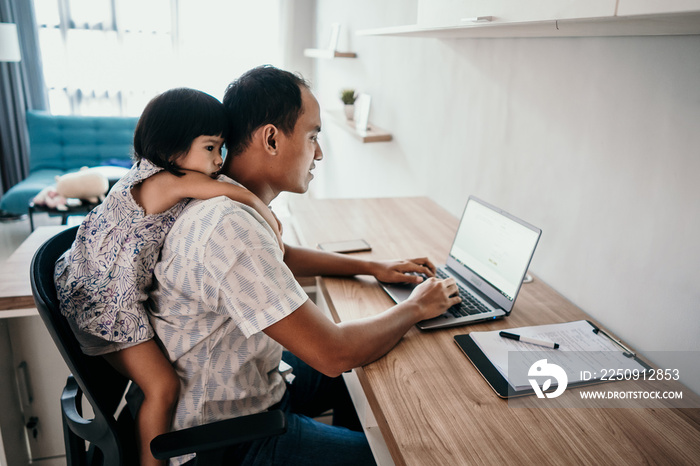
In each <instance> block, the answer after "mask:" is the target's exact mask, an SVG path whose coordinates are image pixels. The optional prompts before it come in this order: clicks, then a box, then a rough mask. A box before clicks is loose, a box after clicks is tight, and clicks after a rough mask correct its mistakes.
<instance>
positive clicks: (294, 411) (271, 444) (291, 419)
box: [226, 352, 375, 466]
mask: <svg viewBox="0 0 700 466" xmlns="http://www.w3.org/2000/svg"><path fill="white" fill-rule="evenodd" d="M282 359H284V360H285V362H287V364H289V365H290V366H292V367H293V371H292V373H293V374H294V375H295V378H294V381H293V382H292V383H291V384H288V385H287V391H286V393H285V395H284V397H283V398H282V401H280V403H279V404H278V406H275V407H276V408H280V409H282V410H283V411H284V412H285V413H286V415H287V432H286V433H285V434H282V435H279V436H277V437H270V438H266V439H262V440H258V441H255V442H250V443H246V444H243V445H240V446H237V447H234V448H232V449H231V450H230V458H228V461H227V463H226V464H244V465H265V466H268V465H285V466H291V465H304V466H307V465H352V466H357V465H373V464H375V462H374V457H373V456H372V451H371V450H370V448H369V444H368V443H367V438H366V437H365V434H364V433H363V432H362V429H361V427H360V425H359V421H358V420H357V415H356V414H355V409H354V407H353V405H352V401H351V400H350V396H349V395H348V392H347V388H346V387H345V382H344V381H343V378H342V377H337V378H330V377H327V376H325V375H323V374H321V373H320V372H318V371H316V370H314V369H312V368H311V367H309V366H308V365H306V364H305V363H304V362H303V361H301V360H300V359H299V358H297V357H296V356H294V355H293V354H291V353H289V352H285V353H284V356H283V358H282ZM331 408H332V409H333V414H334V416H333V425H332V426H329V425H327V424H323V423H321V422H318V421H315V420H313V419H311V417H314V416H318V415H319V414H321V413H323V412H325V411H327V410H328V409H331ZM348 427H349V428H348ZM351 429H359V432H358V431H356V430H351Z"/></svg>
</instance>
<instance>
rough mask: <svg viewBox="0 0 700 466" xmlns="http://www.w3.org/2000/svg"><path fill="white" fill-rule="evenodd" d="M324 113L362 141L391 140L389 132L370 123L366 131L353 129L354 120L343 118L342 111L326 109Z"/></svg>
mask: <svg viewBox="0 0 700 466" xmlns="http://www.w3.org/2000/svg"><path fill="white" fill-rule="evenodd" d="M325 113H326V114H327V115H328V116H330V117H331V120H332V121H333V122H334V123H335V124H337V125H338V126H340V127H341V128H343V129H344V130H345V131H347V132H348V133H350V134H351V135H352V136H354V137H356V138H357V139H359V140H360V141H362V142H363V143H364V142H387V141H391V140H392V136H391V133H389V132H387V131H385V130H383V129H381V128H379V127H377V126H374V125H372V124H370V125H369V129H367V131H366V132H365V133H364V134H360V133H358V132H357V130H356V129H355V122H354V121H350V120H348V119H347V118H345V114H344V113H343V112H342V111H327V112H325Z"/></svg>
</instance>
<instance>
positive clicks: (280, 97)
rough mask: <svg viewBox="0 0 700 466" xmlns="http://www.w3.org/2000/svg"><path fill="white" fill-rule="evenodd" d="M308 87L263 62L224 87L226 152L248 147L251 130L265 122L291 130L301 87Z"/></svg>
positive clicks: (301, 81) (299, 109)
mask: <svg viewBox="0 0 700 466" xmlns="http://www.w3.org/2000/svg"><path fill="white" fill-rule="evenodd" d="M304 87H305V88H307V89H308V88H309V85H308V83H307V82H306V81H305V80H304V78H302V77H300V76H298V75H296V74H293V73H290V72H289V71H284V70H280V69H278V68H275V67H273V66H270V65H263V66H259V67H257V68H253V69H252V70H249V71H247V72H245V73H243V75H241V77H240V78H238V79H237V80H235V81H234V82H232V83H231V84H229V85H228V88H226V93H225V94H224V107H226V110H227V112H228V119H229V133H228V137H227V138H226V148H227V150H228V155H229V156H233V155H237V154H240V153H241V152H243V151H244V150H245V148H246V147H248V144H250V141H251V139H252V135H253V132H254V131H255V130H256V129H258V128H259V127H261V126H263V125H267V124H273V125H275V126H276V127H277V128H278V129H279V130H280V131H282V132H283V133H284V134H287V135H289V134H291V133H292V132H294V126H295V125H296V123H297V119H298V118H299V115H301V112H302V108H301V89H302V88H304Z"/></svg>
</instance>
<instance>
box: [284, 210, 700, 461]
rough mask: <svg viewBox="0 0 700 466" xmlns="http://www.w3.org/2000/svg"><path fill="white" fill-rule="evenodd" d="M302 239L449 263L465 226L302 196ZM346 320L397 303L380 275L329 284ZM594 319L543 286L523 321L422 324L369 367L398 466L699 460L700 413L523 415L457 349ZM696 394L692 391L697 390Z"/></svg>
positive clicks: (445, 216) (525, 307)
mask: <svg viewBox="0 0 700 466" xmlns="http://www.w3.org/2000/svg"><path fill="white" fill-rule="evenodd" d="M290 210H291V213H292V216H293V218H294V221H295V223H294V225H295V228H296V229H297V234H298V235H299V238H300V241H301V242H302V244H304V245H306V246H310V247H314V246H315V245H316V244H317V243H319V242H322V241H333V240H346V239H355V238H364V239H365V240H367V241H368V242H369V243H370V245H371V246H372V248H373V251H372V252H371V253H363V254H370V255H371V257H373V258H378V259H391V258H404V257H405V258H408V257H418V256H424V255H428V256H429V257H430V258H431V259H432V260H433V261H434V262H436V263H441V262H442V261H443V260H444V259H445V258H446V257H447V253H448V251H449V248H450V245H451V243H452V239H453V235H454V232H455V231H456V228H457V224H458V219H456V218H454V217H453V216H452V215H450V214H449V213H447V212H446V211H445V210H443V209H442V208H440V207H439V206H437V205H436V204H435V203H433V202H432V201H430V200H428V199H425V198H400V199H362V200H305V199H302V200H295V201H294V202H293V203H292V204H291V205H290ZM319 286H320V288H321V292H322V293H323V295H324V297H325V298H326V301H327V302H328V306H329V308H330V310H331V313H332V314H333V316H334V318H335V319H337V320H347V319H354V318H358V317H362V316H367V315H373V314H375V313H378V312H381V311H383V310H384V309H386V308H388V307H390V306H391V305H392V304H393V303H392V301H391V300H390V299H389V297H388V296H386V295H385V294H384V292H383V291H382V290H381V289H380V288H379V286H378V285H377V284H376V282H375V280H374V279H373V278H368V277H359V278H357V279H338V278H323V279H320V280H319ZM578 319H589V320H591V319H590V317H588V316H587V315H586V314H584V313H583V312H582V311H581V310H580V309H578V308H577V307H576V306H574V305H573V304H572V303H570V302H569V301H567V300H566V299H564V298H563V297H562V296H560V295H559V294H558V293H556V292H555V291H554V290H553V289H552V288H550V287H549V286H547V285H546V284H545V283H543V282H542V281H541V280H539V279H537V278H535V280H534V282H532V283H530V284H526V285H524V286H523V288H522V290H521V292H520V295H519V297H518V299H517V302H516V305H515V308H514V310H513V313H512V315H511V316H509V317H507V318H506V319H504V320H500V321H495V322H491V323H484V324H476V325H472V326H469V327H461V328H455V329H447V330H439V331H433V332H421V331H419V330H418V329H416V328H413V329H411V330H410V331H409V332H408V333H407V334H406V336H405V337H404V338H403V340H402V341H401V342H400V343H399V344H398V345H397V346H396V348H394V349H393V350H392V351H391V352H390V353H389V354H388V355H386V356H385V357H383V358H382V359H380V360H379V361H377V362H375V363H373V364H370V365H368V366H366V367H364V368H361V369H359V370H357V375H358V378H359V380H360V383H361V385H362V388H363V390H364V392H365V395H366V396H367V399H368V400H369V404H370V406H371V408H372V412H373V414H374V416H375V418H376V420H377V423H378V425H379V427H380V429H381V432H382V435H383V437H384V440H385V442H386V444H387V447H388V449H389V451H390V453H391V456H392V458H393V460H394V462H395V463H396V464H413V465H428V464H434V465H447V464H449V465H457V464H576V463H581V464H650V463H651V464H653V463H664V464H698V463H697V462H698V461H699V458H700V409H641V408H639V409H610V408H609V409H602V408H585V409H563V408H558V409H552V408H511V407H509V405H508V402H507V401H506V400H503V399H500V398H498V397H497V396H496V395H495V393H494V392H493V391H492V390H491V388H490V387H489V386H488V385H487V383H486V382H485V381H484V380H483V379H482V377H481V375H480V374H479V373H478V371H477V370H476V369H475V368H474V367H473V366H472V365H471V364H470V362H469V361H468V359H467V358H466V357H465V356H464V354H463V353H462V352H461V351H460V350H459V348H458V347H457V345H456V344H455V343H454V342H453V336H454V335H455V334H458V333H468V332H470V331H486V330H496V329H501V328H510V327H519V326H526V325H538V324H546V323H555V322H567V321H572V320H578ZM688 392H689V390H688Z"/></svg>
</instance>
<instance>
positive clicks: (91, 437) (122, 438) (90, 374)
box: [30, 227, 138, 466]
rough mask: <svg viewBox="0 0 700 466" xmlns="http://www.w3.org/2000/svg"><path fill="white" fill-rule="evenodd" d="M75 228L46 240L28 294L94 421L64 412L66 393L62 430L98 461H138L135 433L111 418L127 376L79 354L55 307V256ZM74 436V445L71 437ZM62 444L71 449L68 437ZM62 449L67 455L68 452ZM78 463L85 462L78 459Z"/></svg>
mask: <svg viewBox="0 0 700 466" xmlns="http://www.w3.org/2000/svg"><path fill="white" fill-rule="evenodd" d="M77 229H78V227H73V228H69V229H67V230H65V231H62V232H61V233H59V234H57V235H56V236H54V237H52V238H50V239H49V240H47V241H46V242H45V243H44V244H43V245H42V246H41V247H40V248H39V250H38V251H37V252H36V254H35V255H34V258H33V259H32V263H31V269H30V275H31V283H32V292H33V294H34V302H35V303H36V307H37V309H38V310H39V314H40V315H41V318H42V319H43V321H44V324H45V325H46V327H47V328H48V330H49V333H50V334H51V337H52V338H53V341H54V343H55V344H56V346H57V347H58V350H59V352H60V353H61V356H63V359H64V360H65V362H66V364H67V365H68V368H69V369H70V371H71V373H72V374H73V377H74V378H75V380H76V381H77V382H78V385H79V387H80V389H81V390H82V392H83V394H84V395H85V398H86V399H87V401H88V402H89V403H90V406H91V407H92V410H93V412H94V416H95V417H94V419H92V420H84V419H79V420H76V419H74V418H72V417H71V416H67V413H66V409H65V397H66V391H64V401H63V405H62V406H63V415H64V423H67V424H68V427H69V428H70V430H71V431H72V432H71V433H69V432H65V433H64V434H65V435H69V434H70V435H77V436H78V437H80V438H81V439H84V440H87V441H88V442H90V444H91V446H93V447H95V446H96V447H97V448H98V449H99V450H100V451H101V455H100V454H97V456H98V457H99V456H101V457H102V459H101V460H100V461H98V463H99V464H104V465H105V466H106V465H128V464H138V463H137V462H135V461H133V456H132V455H133V449H134V444H135V437H134V436H133V431H130V429H129V428H127V429H126V430H125V429H124V426H123V425H122V424H121V423H117V422H116V421H115V413H116V411H117V409H118V407H119V403H120V402H121V399H122V396H123V394H124V391H125V389H126V386H127V384H128V379H126V378H125V377H123V376H122V375H121V374H119V373H118V372H117V371H116V370H114V369H113V368H112V366H111V365H109V364H108V363H107V362H106V361H105V360H104V359H103V358H102V357H91V356H86V355H85V354H83V352H82V351H81V350H80V345H79V344H78V341H77V340H76V338H75V336H74V335H73V332H72V331H71V329H70V327H69V325H68V322H67V320H66V319H65V317H63V315H61V313H60V310H59V302H58V297H57V293H56V287H55V285H54V266H55V263H56V260H57V259H58V258H59V257H60V256H61V255H62V254H63V253H64V252H65V251H66V250H68V249H69V248H70V247H71V244H72V243H73V240H74V239H75V236H76V232H77ZM79 411H80V408H78V412H79ZM64 430H65V429H64ZM73 440H74V441H73V443H75V439H73ZM79 443H80V442H79ZM83 445H84V443H83ZM66 448H67V449H68V448H69V447H68V439H66ZM66 453H67V454H68V455H70V453H71V452H68V451H67V452H66ZM73 454H75V452H73ZM76 463H77V464H85V463H84V462H82V461H77V462H76ZM88 464H89V463H88Z"/></svg>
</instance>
